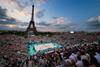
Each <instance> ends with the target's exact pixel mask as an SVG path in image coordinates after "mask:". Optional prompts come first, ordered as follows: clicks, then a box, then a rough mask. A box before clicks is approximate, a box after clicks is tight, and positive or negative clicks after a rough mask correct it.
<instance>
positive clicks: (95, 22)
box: [87, 16, 100, 31]
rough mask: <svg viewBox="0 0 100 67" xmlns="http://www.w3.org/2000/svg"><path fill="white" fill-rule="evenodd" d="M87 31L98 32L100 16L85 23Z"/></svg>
mask: <svg viewBox="0 0 100 67" xmlns="http://www.w3.org/2000/svg"><path fill="white" fill-rule="evenodd" d="M87 29H88V30H90V31H98V30H99V31H100V16H96V17H91V18H89V19H88V21H87Z"/></svg>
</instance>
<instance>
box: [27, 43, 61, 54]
mask: <svg viewBox="0 0 100 67" xmlns="http://www.w3.org/2000/svg"><path fill="white" fill-rule="evenodd" d="M59 48H63V46H61V45H60V44H58V43H56V42H30V43H27V50H28V55H29V56H32V55H35V54H37V53H39V54H45V53H49V52H51V51H54V50H55V49H59Z"/></svg>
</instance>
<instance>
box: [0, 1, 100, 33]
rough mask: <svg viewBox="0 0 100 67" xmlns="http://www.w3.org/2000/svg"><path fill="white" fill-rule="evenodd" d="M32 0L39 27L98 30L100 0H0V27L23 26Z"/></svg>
mask: <svg viewBox="0 0 100 67" xmlns="http://www.w3.org/2000/svg"><path fill="white" fill-rule="evenodd" d="M33 3H34V5H35V23H36V27H37V29H38V31H72V30H74V31H100V0H0V29H5V30H8V29H10V30H25V29H26V28H27V26H28V23H29V21H30V18H31V6H32V4H33Z"/></svg>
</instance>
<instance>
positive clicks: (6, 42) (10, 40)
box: [0, 32, 100, 67]
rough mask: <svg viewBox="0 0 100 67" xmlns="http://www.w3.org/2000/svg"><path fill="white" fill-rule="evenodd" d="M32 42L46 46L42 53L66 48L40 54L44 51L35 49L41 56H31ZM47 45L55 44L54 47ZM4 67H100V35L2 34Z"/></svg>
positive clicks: (1, 66)
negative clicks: (56, 46) (59, 46)
mask: <svg viewBox="0 0 100 67" xmlns="http://www.w3.org/2000/svg"><path fill="white" fill-rule="evenodd" d="M30 39H31V42H36V43H40V44H41V43H42V45H39V46H42V47H41V50H43V49H47V48H52V47H53V45H52V43H54V42H56V43H58V44H60V45H61V46H63V48H56V49H52V51H49V52H47V53H38V52H39V50H40V47H39V46H35V50H36V49H37V53H35V54H32V55H29V53H28V50H29V49H28V48H27V45H28V44H27V43H28V42H29V40H30ZM44 43H46V45H45V46H43V44H44ZM47 44H49V45H50V44H51V47H48V46H47ZM32 47H33V46H32ZM43 47H44V48H43ZM32 50H33V48H32ZM0 67H100V33H98V32H97V33H93V32H92V33H86V32H75V33H69V32H66V33H56V34H53V35H51V36H31V37H29V38H25V37H23V36H18V35H16V34H4V35H3V34H2V35H0Z"/></svg>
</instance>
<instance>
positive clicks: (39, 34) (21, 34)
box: [0, 30, 55, 36]
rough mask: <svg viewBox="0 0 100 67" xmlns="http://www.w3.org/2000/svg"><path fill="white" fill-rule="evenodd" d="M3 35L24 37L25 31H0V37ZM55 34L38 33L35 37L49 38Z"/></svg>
mask: <svg viewBox="0 0 100 67" xmlns="http://www.w3.org/2000/svg"><path fill="white" fill-rule="evenodd" d="M4 34H15V35H19V36H24V35H26V32H25V31H15V30H0V35H4ZM54 34H55V33H53V32H38V33H37V34H36V35H37V36H51V35H54Z"/></svg>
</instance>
